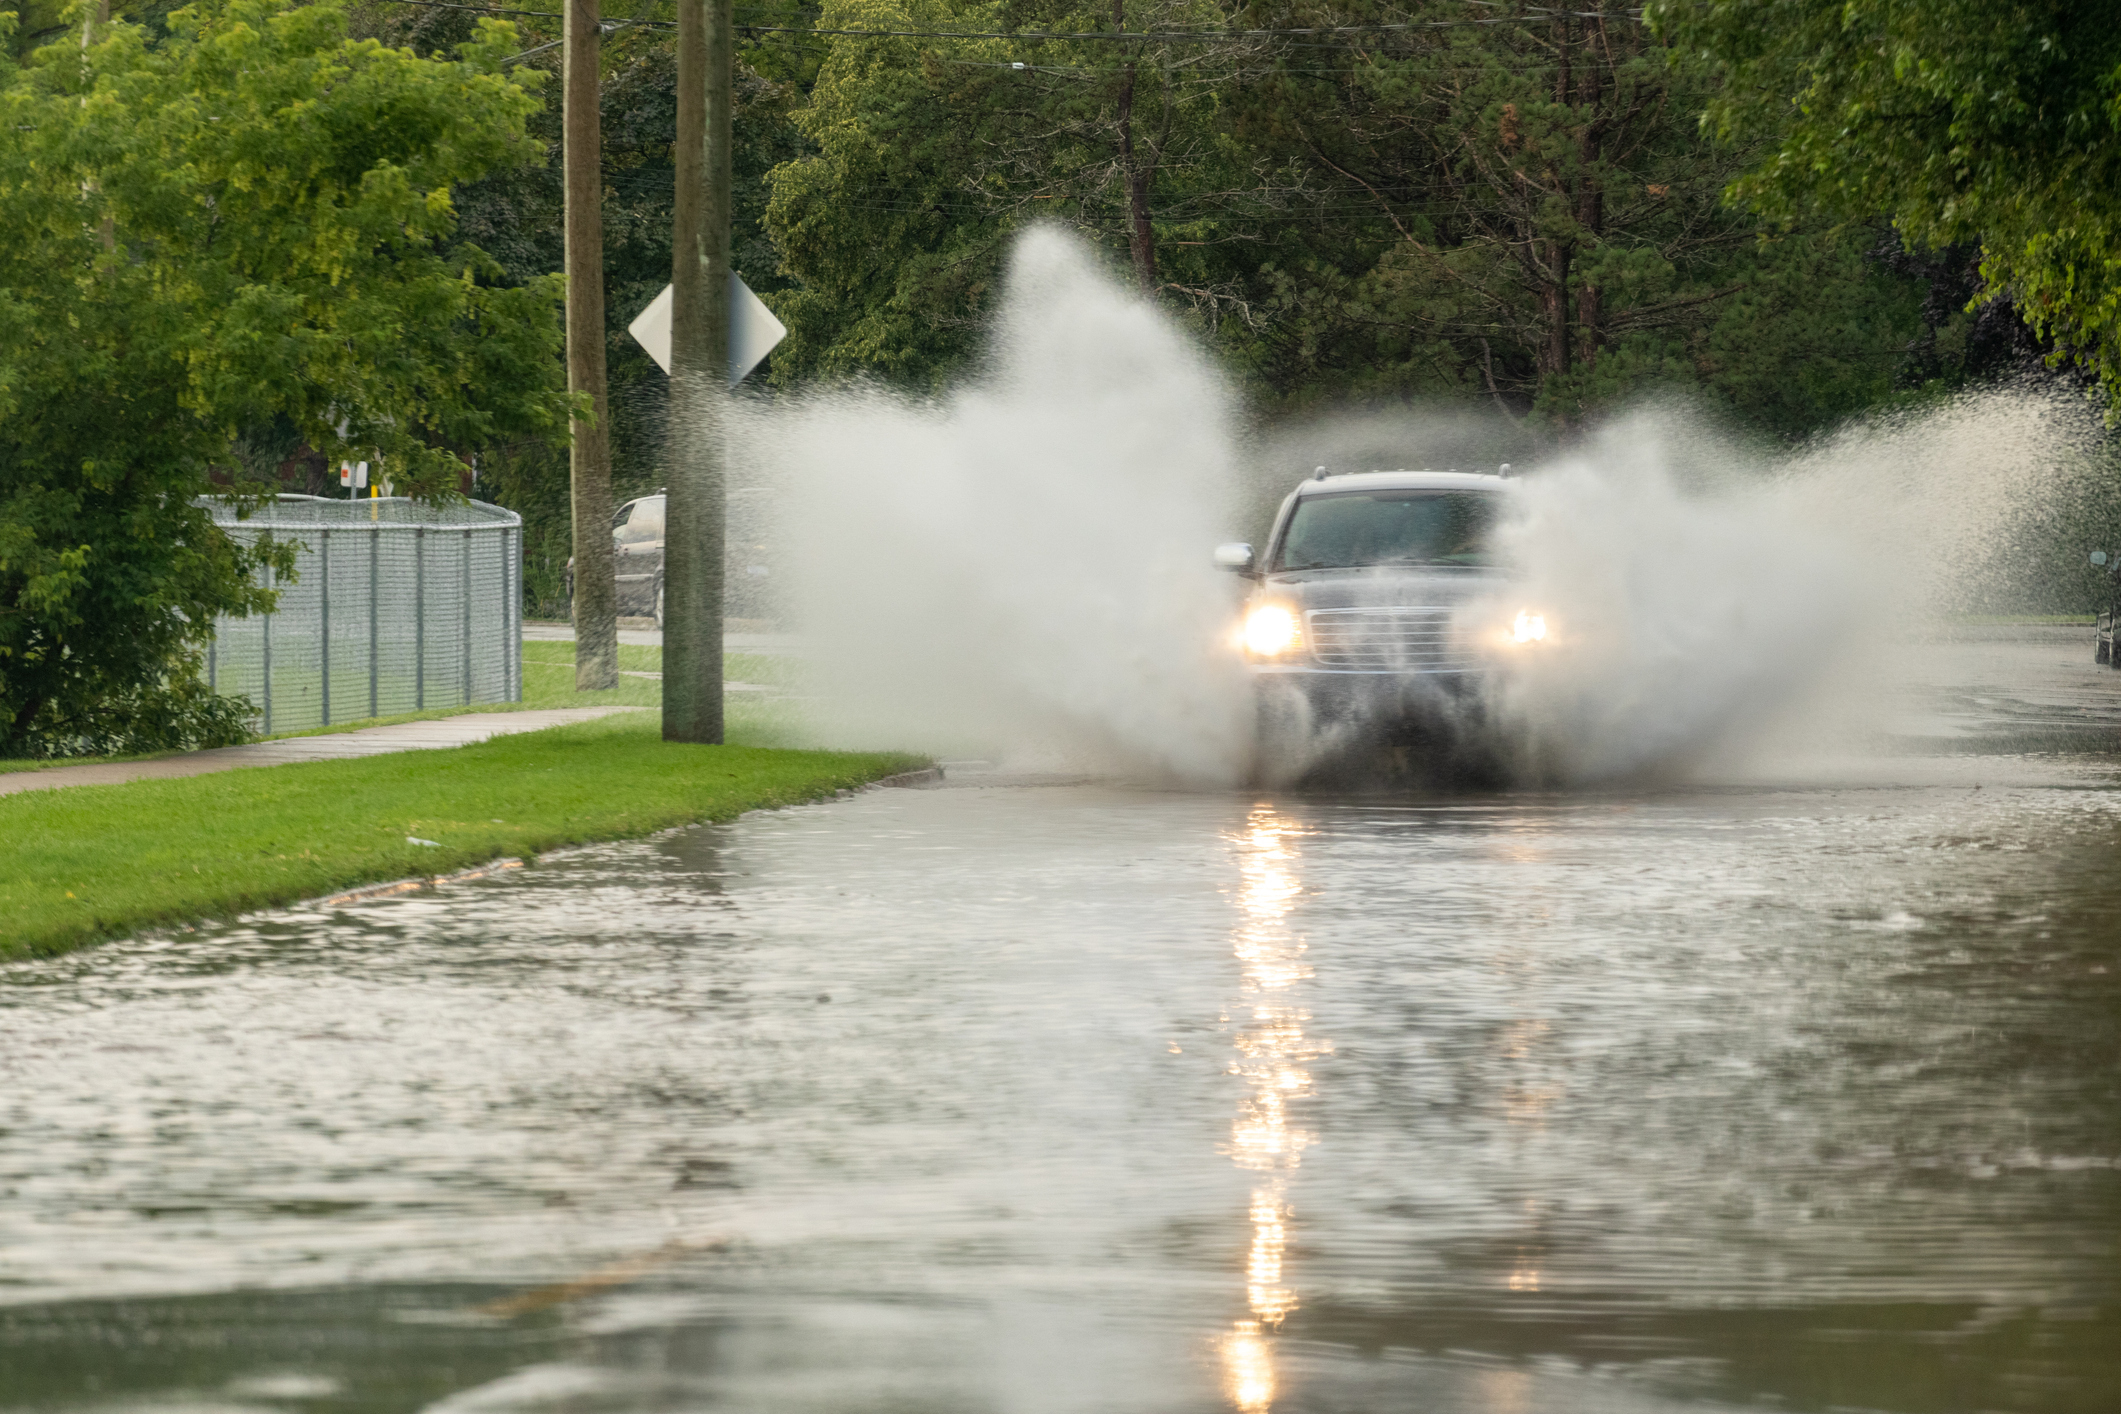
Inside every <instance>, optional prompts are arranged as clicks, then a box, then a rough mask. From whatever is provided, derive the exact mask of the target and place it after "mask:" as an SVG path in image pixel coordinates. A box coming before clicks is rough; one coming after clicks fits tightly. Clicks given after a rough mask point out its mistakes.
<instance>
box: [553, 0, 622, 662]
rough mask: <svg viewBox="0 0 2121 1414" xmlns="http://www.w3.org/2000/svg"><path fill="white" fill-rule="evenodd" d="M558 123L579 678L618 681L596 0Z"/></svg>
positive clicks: (572, 44)
mask: <svg viewBox="0 0 2121 1414" xmlns="http://www.w3.org/2000/svg"><path fill="white" fill-rule="evenodd" d="M562 23H563V24H564V25H565V26H566V45H567V47H566V50H565V55H566V76H565V78H564V80H563V82H564V84H565V87H564V90H563V96H562V103H563V111H562V113H561V118H560V126H561V130H562V136H563V140H564V156H563V158H562V163H563V168H564V173H563V180H564V183H565V190H566V196H567V214H566V228H567V229H566V236H567V256H566V260H567V390H568V391H569V392H570V393H587V394H588V395H589V397H590V400H591V405H592V406H593V407H594V408H595V419H594V421H590V422H583V421H580V420H577V421H576V422H575V423H574V426H573V432H574V436H573V439H572V442H571V445H570V450H569V453H568V470H569V473H570V478H571V483H572V492H573V510H574V604H573V611H574V686H575V691H577V692H600V691H604V690H606V689H609V688H614V687H617V686H618V685H619V621H618V594H617V590H616V587H615V586H614V585H613V583H612V578H611V576H612V567H611V443H610V440H609V434H608V432H607V431H606V429H607V427H608V426H609V425H610V400H609V399H608V398H607V397H606V395H605V391H606V390H605V386H604V221H603V212H602V206H603V200H604V179H603V175H602V173H601V170H600V167H599V162H600V159H601V151H600V149H601V147H602V143H601V141H600V136H601V130H602V126H603V125H602V123H601V121H600V118H599V103H600V96H599V94H598V92H597V79H598V69H599V56H600V53H601V51H602V48H603V35H602V32H601V31H600V30H599V29H598V27H597V0H567V10H566V14H565V15H564V16H563V18H562Z"/></svg>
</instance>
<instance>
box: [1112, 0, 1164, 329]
mask: <svg viewBox="0 0 2121 1414" xmlns="http://www.w3.org/2000/svg"><path fill="white" fill-rule="evenodd" d="M1126 27H1127V0H1112V28H1114V29H1115V30H1122V29H1125V28H1126ZM1119 165H1120V174H1121V176H1122V177H1123V178H1124V179H1125V182H1126V188H1127V247H1128V251H1129V253H1130V254H1132V255H1133V257H1134V278H1135V279H1136V280H1137V281H1139V282H1140V284H1141V287H1142V293H1143V294H1145V295H1150V296H1154V295H1155V294H1156V234H1155V232H1154V230H1153V229H1152V228H1151V227H1150V225H1149V173H1148V171H1147V170H1146V169H1144V168H1143V167H1142V165H1141V163H1140V162H1139V160H1138V159H1137V158H1136V157H1135V154H1134V62H1133V61H1132V60H1129V61H1128V62H1127V64H1126V65H1125V67H1123V68H1122V69H1121V70H1120V75H1119Z"/></svg>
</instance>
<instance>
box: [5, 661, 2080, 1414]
mask: <svg viewBox="0 0 2121 1414" xmlns="http://www.w3.org/2000/svg"><path fill="white" fill-rule="evenodd" d="M2012 651H2017V650H2016V649H2015V648H2014V649H2013V650H2012ZM1940 656H1949V655H1940ZM2036 656H2037V655H2036ZM2049 656H2050V657H2053V658H2054V663H2053V665H2052V666H2053V669H2054V671H2053V674H2051V675H2050V676H2051V678H2052V681H2050V680H2049V679H2041V682H2042V683H2043V686H2042V687H2041V689H2040V690H2041V691H2042V692H2048V691H2049V689H2050V688H2052V689H2053V690H2054V693H2060V694H2061V695H2060V696H2059V697H2054V693H2050V697H2054V700H2049V698H2046V697H2043V698H2039V699H2038V700H2032V699H2026V700H2023V701H2016V702H2015V703H2013V702H2004V703H2003V704H2002V705H2001V706H1999V705H1998V702H1999V699H1998V697H1997V696H1996V694H1997V693H1998V692H2003V691H2006V688H2007V685H2006V687H1997V686H1995V684H1994V683H1990V682H1987V681H1985V680H1976V681H1973V685H1972V686H1967V685H1966V681H1968V680H1972V679H1973V678H1978V675H1971V678H1970V675H1969V674H1967V673H1961V674H1960V678H1961V679H1962V682H1961V687H1960V690H1959V691H1958V692H1957V695H1956V696H1947V697H1944V698H1938V699H1937V700H1935V701H1933V702H1932V703H1931V710H1932V713H1933V715H1936V716H1938V717H1939V718H1940V719H1949V721H1950V722H1951V723H1952V724H1953V725H1952V727H1951V733H1950V736H1951V746H1950V749H1949V751H1946V750H1944V749H1943V748H1942V747H1940V748H1938V749H1937V750H1935V751H1933V752H1932V753H1930V754H1928V755H1922V754H1917V755H1910V756H1902V757H1898V758H1894V759H1893V760H1892V761H1891V762H1890V763H1887V764H1886V765H1881V766H1880V768H1879V769H1878V770H1877V771H1875V772H1873V773H1872V774H1871V776H1870V777H1868V778H1866V779H1864V780H1860V781H1855V782H1853V783H1851V781H1849V780H1846V779H1841V778H1838V777H1833V776H1831V775H1828V776H1821V777H1818V778H1814V779H1806V778H1805V776H1804V771H1803V770H1802V769H1801V768H1798V767H1792V768H1791V769H1790V770H1789V771H1788V772H1785V773H1784V778H1781V779H1777V780H1774V781H1770V782H1768V783H1764V784H1763V783H1759V782H1752V783H1729V784H1720V785H1705V786H1694V787H1689V788H1686V789H1676V790H1669V791H1661V792H1649V793H1609V794H1597V795H1577V796H1562V795H1523V796H1512V795H1503V796H1492V795H1491V796H1476V797H1460V798H1450V799H1439V800H1425V801H1390V800H1374V799H1373V800H1351V799H1322V798H1302V797H1295V796H1287V797H1261V796H1254V795H1245V794H1230V795H1206V794H1182V793H1173V792H1164V791H1155V790H1148V789H1135V788H1128V787H1125V786H1122V785H1115V784H1110V783H1097V782H1075V783H1061V782H1047V783H1038V782H1024V781H1018V782H1014V783H1012V782H1010V781H1007V780H1004V779H1001V778H997V777H992V776H988V777H982V776H980V775H979V774H977V773H966V774H961V775H960V776H959V777H958V782H959V783H958V784H957V785H955V786H954V787H953V788H946V789H939V790H927V791H910V790H894V791H875V792H870V793H868V794H865V795H862V796H859V797H857V798H855V799H853V800H849V801H844V802H839V803H835V804H830V805H825V806H819V807H813V808H808V809H801V810H792V811H784V812H776V813H773V814H768V815H761V816H757V817H753V818H750V819H747V820H744V821H741V822H738V823H737V824H734V825H731V826H726V827H716V828H702V829H695V830H689V831H684V832H680V833H677V834H674V835H670V836H666V837H663V838H659V839H655V840H650V841H644V842H637V843H632V844H624V845H613V846H607V847H600V848H596V849H591V850H585V851H581V852H578V853H575V854H572V855H569V856H566V857H564V858H559V859H554V860H551V861H549V862H548V863H546V864H545V865H543V866H541V867H539V868H536V869H532V870H525V871H522V872H520V873H516V874H513V875H508V876H504V877H500V878H494V879H488V880H481V881H476V882H469V883H464V884H459V885H453V886H449V887H446V888H444V889H442V890H439V891H437V892H434V893H431V894H426V895H416V896H409V897H398V898H394V899H390V900H386V901H381V902H376V903H371V904H365V905H361V906H357V907H350V908H344V909H341V910H338V911H334V912H305V911H300V910H296V911H289V912H285V913H278V914H272V915H262V916H259V917H256V918H252V919H249V920H246V921H243V922H241V923H236V924H229V925H223V926H217V927H213V928H208V929H202V930H200V931H198V932H195V933H187V934H182V935H178V936H175V937H165V938H159V939H150V940H142V941H137V942H132V943H124V944H117V945H113V946H109V947H105V948H102V949H99V950H94V951H90V952H86V953H82V954H78V955H76V956H73V957H70V958H67V959H62V960H59V961H56V962H45V963H38V964H29V965H17V966H13V967H10V968H8V969H5V970H4V971H0V1408H4V1409H7V1410H53V1411H59V1410H64V1411H98V1410H111V1411H118V1410H125V1411H149V1410H154V1411H161V1410H168V1411H179V1410H183V1411H237V1410H243V1411H265V1410H287V1411H294V1410H315V1411H347V1414H352V1412H353V1411H363V1414H367V1411H375V1412H376V1414H384V1411H414V1410H434V1411H438V1414H439V1411H448V1412H449V1414H506V1412H507V1411H525V1414H529V1411H562V1410H564V1411H632V1410H642V1411H650V1410H653V1411H662V1410H670V1411H679V1410H687V1411H690V1410H699V1411H722V1410H727V1411H769V1410H770V1411H790V1412H791V1414H794V1412H795V1411H800V1412H801V1414H809V1412H810V1411H855V1410H860V1411H908V1412H909V1414H911V1411H921V1414H946V1412H954V1411H967V1414H971V1411H980V1412H981V1414H985V1412H986V1411H995V1412H996V1414H1014V1412H1015V1411H1025V1414H1031V1412H1032V1411H1194V1410H1199V1411H1210V1410H1237V1411H1244V1414H1259V1412H1260V1411H1267V1410H1280V1411H1291V1412H1292V1414H1293V1412H1294V1411H1358V1410H1361V1411H1368V1410H1393V1411H1397V1410H1407V1411H1424V1414H1430V1412H1431V1411H1434V1412H1435V1414H1459V1411H1465V1412H1466V1414H1539V1412H1543V1411H1555V1412H1556V1414H1560V1412H1561V1411H1568V1412H1569V1414H1605V1411H1614V1412H1615V1414H1617V1412H1618V1411H1679V1410H1695V1411H1708V1410H1728V1409H1770V1408H1773V1409H1789V1408H1794V1409H1819V1410H1824V1409H1877V1410H1889V1411H1906V1414H1930V1411H1938V1412H1939V1414H1942V1412H1943V1411H1968V1414H1971V1412H1972V1411H1983V1410H2012V1411H2057V1412H2058V1414H2059V1412H2060V1411H2072V1412H2074V1411H2085V1412H2086V1414H2090V1411H2105V1410H2110V1409H2112V1408H2114V1407H2115V1401H2116V1393H2115V1392H2116V1391H2117V1390H2121V881H2117V880H2116V877H2115V867H2116V862H2117V860H2121V793H2117V792H2116V791H2115V790H2114V788H2113V787H2114V783H2115V780H2116V771H2115V765H2114V758H2113V757H2112V756H2111V755H2108V754H2103V752H2100V753H2088V751H2087V748H2089V747H2093V746H2103V747H2105V748H2108V749H2110V747H2111V744H2112V726H2111V722H2112V721H2113V715H2112V714H2111V713H2110V712H2109V711H2108V709H2107V708H2106V706H2105V705H2104V699H2102V698H2099V697H2098V696H2097V695H2096V694H2098V693H2100V692H2103V691H2105V690H2106V689H2105V683H2106V682H2107V681H2108V679H2106V678H2105V677H2104V676H2103V670H2101V671H2102V676H2100V677H2098V678H2097V679H2094V678H2092V677H2091V676H2090V675H2088V674H2086V673H2084V672H2080V671H2078V670H2076V669H2075V668H2073V667H2072V666H2071V663H2069V662H2064V661H2063V659H2062V658H2061V656H2060V655H2059V654H2051V655H2049ZM2073 659H2074V654H2072V661H2073ZM1982 661H1993V655H1990V657H1988V658H1983V659H1982ZM2041 661H2042V662H2046V661H2047V659H2046V658H2042V659H2041ZM2087 666H2088V665H2087ZM1999 676H2011V675H1999ZM2014 680H2015V678H2014ZM2065 680H2066V682H2065ZM2112 681H2113V682H2114V683H2115V688H2114V691H2115V693H2116V700H2121V677H2116V678H2114V679H2112ZM2057 684H2062V686H2057ZM2070 684H2074V686H2071V685H2070ZM2065 688H2066V690H2065ZM2071 694H2074V696H2072V695H2071ZM2028 714H2030V717H2028ZM2042 714H2045V715H2042ZM2057 714H2060V715H2059V716H2058V715H2057ZM2033 719H2037V720H2038V721H2039V722H2040V723H2044V724H2045V725H2044V726H2042V727H2041V730H2042V731H2048V730H2049V729H2050V728H2052V729H2053V731H2064V730H2065V729H2066V732H2067V733H2068V734H2071V735H2070V736H2069V741H2068V743H2067V745H2068V746H2069V748H2070V750H2069V751H2068V752H2067V753H2061V752H2028V751H2026V750H2024V749H2022V748H2023V746H2024V742H2023V741H2022V740H2018V739H2017V738H2014V737H2009V736H2007V735H1999V733H2002V732H2005V730H2006V729H2009V730H2022V729H2023V728H2024V724H2025V722H2026V721H2027V720H2033ZM2065 719H2066V720H2065ZM2058 722H2059V723H2060V725H2059V726H2058V725H2057V723H2058ZM1999 723H2000V724H2001V725H1999ZM2102 732H2103V733H2105V734H2106V735H2105V736H2103V737H2102V736H2101V735H2100V733H2102ZM1984 742H1985V743H1986V745H1984Z"/></svg>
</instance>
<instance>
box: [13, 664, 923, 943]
mask: <svg viewBox="0 0 2121 1414" xmlns="http://www.w3.org/2000/svg"><path fill="white" fill-rule="evenodd" d="M526 676H527V670H526ZM655 685H656V684H655V683H654V682H652V681H650V682H648V686H650V687H654V686H655ZM625 690H626V689H624V688H621V689H620V691H621V692H623V691H625ZM592 695H593V696H597V697H600V698H601V697H605V696H608V694H580V696H583V697H588V696H592ZM925 764H927V763H926V762H925V761H924V760H923V759H921V758H917V757H909V756H904V755H898V754H893V753H879V752H862V753H857V752H829V751H783V750H775V749H770V748H764V747H758V746H684V745H676V744H672V743H669V742H665V741H663V740H662V739H661V737H660V735H659V732H658V723H657V720H656V718H655V716H654V715H653V714H651V713H646V712H638V713H636V712H628V713H622V714H620V715H618V716H615V717H608V718H604V719H602V720H600V721H594V722H584V723H578V724H576V725H573V726H566V727H556V728H554V729H552V730H550V731H541V732H526V733H523V734H521V735H517V736H505V737H496V738H494V739H493V740H491V741H486V742H482V743H480V744H478V745H476V746H465V747H459V748H456V749H453V750H444V751H407V752H400V753H396V754H393V755H389V756H370V757H365V758H362V759H359V760H353V761H317V762H305V763H302V764H299V765H291V766H271V767H264V768H259V769H252V770H238V771H223V772H218V773H216V774H213V775H207V776H193V777H189V778H187V779H183V780H163V781H133V782H129V783H127V784H125V785H115V786H74V787H70V788H68V789H65V790H51V791H24V792H22V793H20V794H18V795H11V796H4V797H0V861H4V869H0V958H5V957H21V956H25V955H30V954H42V953H54V952H61V951H64V950H66V949H68V948H72V947H77V946H80V945H81V944H84V943H90V942H94V941H97V940H98V939H102V938H108V937H114V936H117V935H119V934H122V933H128V932H133V931H137V930H138V929H141V928H145V927H151V926H155V925H158V924H172V923H182V922H186V921H190V920H193V919H199V918H207V917H215V916H225V915H229V914H234V913H240V912H244V911H246V910H250V909H255V908H264V907H269V906H272V905H275V904H284V903H291V902H294V901H296V900H299V899H304V898H315V897H318V896H321V895H326V894H330V893H332V892H334V891H336V890H340V889H345V888H351V887H353V886H355V885H359V884H367V883H376V882H380V881H383V880H389V879H401V878H405V877H408V876H411V875H424V874H441V873H448V872H450V871H452V870H457V869H464V868H469V867H470V866H472V865H476V864H482V863H485V862H486V861H488V860H491V859H497V858H500V857H503V856H506V855H521V856H526V857H527V856H529V855H533V854H536V853H537V852H539V851H541V850H547V849H554V848H557V847H559V846H562V845H568V844H579V843H584V842H588V841H592V840H609V839H623V838H627V837H631V836H636V835H645V834H652V833H653V832H655V831H657V830H662V829H667V828H669V827H671V826H673V825H682V824H687V823H690V822H693V821H700V820H727V819H731V818H733V817H735V816H737V815H739V814H742V813H743V812H744V811H746V810H752V809H756V808H758V807H760V806H776V805H789V804H795V803H798V802H801V801H806V800H816V799H819V798H821V797H824V796H829V795H830V794H832V792H833V791H835V790H837V789H840V788H842V787H847V786H857V785H862V784H865V783H866V782H869V781H873V780H876V779H878V778H880V777H883V776H888V775H891V774H894V773H895V772H899V771H906V770H912V769H915V768H917V767H919V766H922V765H925ZM407 836H412V837H415V838H418V839H424V840H432V841H435V844H434V845H433V846H427V845H416V844H412V843H409V842H408V841H407Z"/></svg>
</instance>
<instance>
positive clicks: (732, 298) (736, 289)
mask: <svg viewBox="0 0 2121 1414" xmlns="http://www.w3.org/2000/svg"><path fill="white" fill-rule="evenodd" d="M670 305H671V298H670V286H668V285H665V286H663V293H661V294H659V295H657V296H656V297H655V298H654V299H652V300H650V301H649V302H648V308H646V309H644V310H642V311H641V312H640V313H639V314H637V315H635V316H634V320H633V323H631V324H629V325H627V326H626V332H627V333H629V334H631V335H633V338H634V342H635V343H638V344H639V345H640V346H641V347H642V348H644V349H646V350H648V356H649V357H650V358H652V359H654V360H655V361H656V364H657V366H659V367H660V368H661V369H662V370H663V371H664V372H665V373H668V372H669V371H670ZM787 337H788V326H787V325H785V324H783V323H781V321H780V320H778V319H775V318H774V317H773V311H772V310H770V309H768V308H766V306H765V305H763V304H761V303H760V302H759V297H758V296H757V295H755V294H753V293H751V287H750V286H748V285H746V284H745V283H744V282H743V281H742V280H739V279H738V278H737V275H736V272H735V271H734V270H732V271H730V272H729V386H730V387H732V388H734V387H735V386H736V385H737V384H739V383H741V382H743V381H744V375H745V374H747V373H749V372H750V371H751V370H752V369H754V368H757V367H758V366H759V360H760V359H763V358H764V357H766V355H767V354H770V353H772V352H773V346H774V345H775V344H777V343H779V342H780V341H781V340H783V339H785V338H787Z"/></svg>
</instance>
